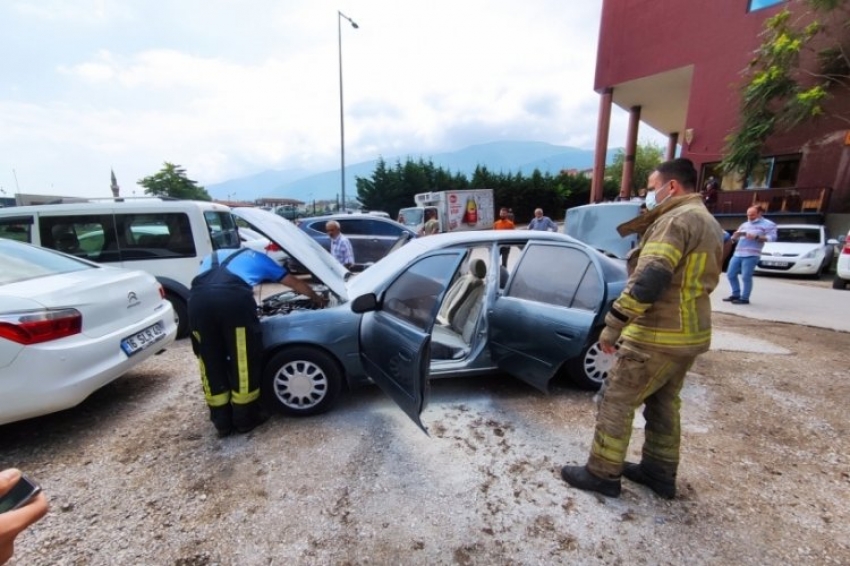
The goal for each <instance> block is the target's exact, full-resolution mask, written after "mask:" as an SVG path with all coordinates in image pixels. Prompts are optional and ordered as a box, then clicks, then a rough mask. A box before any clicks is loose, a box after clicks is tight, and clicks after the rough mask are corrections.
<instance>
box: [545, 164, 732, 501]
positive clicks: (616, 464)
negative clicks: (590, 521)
mask: <svg viewBox="0 0 850 566" xmlns="http://www.w3.org/2000/svg"><path fill="white" fill-rule="evenodd" d="M652 183H653V185H654V190H653V191H652V193H650V194H649V195H647V196H648V198H647V203H646V204H647V209H648V212H647V213H646V214H643V215H641V216H638V217H637V218H635V219H634V220H630V221H629V222H627V223H625V224H623V225H621V226H620V227H618V228H617V230H618V231H619V233H620V235H622V236H626V235H628V234H631V233H638V234H640V235H641V240H640V244H639V246H638V248H636V249H635V252H636V253H634V254H630V256H629V272H630V274H629V280H628V283H627V284H626V287H625V289H624V290H623V292H622V293H621V294H620V296H619V297H618V298H617V300H616V301H614V304H613V306H612V307H611V310H610V311H609V312H608V314H607V315H606V316H605V328H604V330H603V331H602V334H601V335H600V337H599V343H600V347H601V349H602V350H603V351H604V352H606V353H608V354H614V353H615V344H619V351H618V352H617V361H616V362H615V364H614V367H613V368H612V369H611V372H610V373H609V375H608V379H607V383H606V387H605V391H604V394H603V395H602V399H601V401H600V403H599V408H598V413H597V416H596V431H595V434H594V437H593V446H592V448H591V450H590V456H589V458H588V460H587V464H586V465H585V466H564V467H563V468H562V469H561V477H562V478H563V479H564V480H565V481H566V482H567V483H568V484H570V485H571V486H573V487H576V488H578V489H583V490H588V491H596V492H599V493H602V494H604V495H608V496H611V497H618V496H619V495H620V487H621V486H620V477H621V476H625V477H626V478H628V479H629V480H631V481H634V482H637V483H641V484H644V485H647V486H649V487H650V488H651V489H652V490H653V491H655V492H656V493H657V494H658V495H660V496H661V497H664V498H669V499H672V498H673V497H675V495H676V474H677V470H678V466H679V443H680V437H681V428H680V426H681V425H680V421H679V408H680V406H681V399H680V392H681V389H682V385H683V383H684V380H685V374H686V373H687V371H688V369H690V367H691V364H693V362H694V360H695V359H696V357H697V355H699V354H701V353H703V352H706V351H708V348H709V345H710V344H711V301H710V300H709V294H710V293H711V292H712V291H713V290H714V288H715V287H716V286H717V281H718V279H719V277H720V271H721V266H722V260H723V230H722V228H721V227H720V225H719V224H718V223H717V220H715V219H714V217H713V216H712V215H711V213H710V212H709V211H708V210H707V209H706V208H705V206H704V205H703V203H702V197H701V196H700V195H699V194H697V193H695V192H694V186H695V183H696V170H695V169H694V166H693V164H692V163H691V161H689V160H687V159H674V160H672V161H667V162H665V163H662V164H661V165H659V166H658V168H657V169H656V171H655V173H654V175H653V177H652ZM641 405H645V409H644V411H643V415H644V417H645V418H646V428H645V435H644V443H643V450H642V458H641V461H640V462H639V463H630V462H626V461H625V457H626V450H627V448H628V446H629V439H630V436H631V432H632V420H633V418H634V413H635V410H636V409H637V408H638V407H640V406H641Z"/></svg>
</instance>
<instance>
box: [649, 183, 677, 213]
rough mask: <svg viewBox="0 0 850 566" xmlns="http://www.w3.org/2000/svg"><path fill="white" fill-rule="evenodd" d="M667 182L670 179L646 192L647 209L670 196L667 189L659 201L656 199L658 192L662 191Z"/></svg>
mask: <svg viewBox="0 0 850 566" xmlns="http://www.w3.org/2000/svg"><path fill="white" fill-rule="evenodd" d="M669 183H670V181H667V182H666V183H664V184H663V185H661V186H660V187H658V188H657V189H655V190H654V191H650V192H648V193H647V194H646V209H647V210H652V209H653V208H655V207H656V206H658V205H659V204H662V203H663V202H664V201H665V200H667V199H668V198H670V197H671V196H672V195H671V194H670V191H667V195H665V197H664V198H663V199H661V200H660V201H659V200H658V193H660V192H661V191H663V190H664V189H665V188H666V187H667V186H668V184H669Z"/></svg>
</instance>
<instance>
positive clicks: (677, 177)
mask: <svg viewBox="0 0 850 566" xmlns="http://www.w3.org/2000/svg"><path fill="white" fill-rule="evenodd" d="M655 170H656V171H658V176H659V177H661V180H662V181H664V182H665V183H666V182H667V181H670V180H671V179H672V180H674V181H677V182H678V183H679V184H680V185H682V186H683V187H685V190H687V191H693V190H694V189H695V188H696V186H697V170H696V169H695V168H694V163H693V162H692V161H691V160H690V159H685V158H683V157H679V158H677V159H671V160H670V161H665V162H664V163H662V164H661V165H659V166H658V167H656V168H655Z"/></svg>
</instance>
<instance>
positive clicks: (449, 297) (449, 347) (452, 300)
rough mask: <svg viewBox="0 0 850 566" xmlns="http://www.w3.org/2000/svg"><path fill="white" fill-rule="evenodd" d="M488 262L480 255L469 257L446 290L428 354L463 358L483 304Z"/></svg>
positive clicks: (445, 357)
mask: <svg viewBox="0 0 850 566" xmlns="http://www.w3.org/2000/svg"><path fill="white" fill-rule="evenodd" d="M486 275H487V265H486V264H485V263H484V261H483V260H481V259H475V260H472V261H471V262H470V264H469V271H468V272H467V273H466V274H465V275H464V276H462V277H461V278H459V279H458V280H457V281H456V282H455V283H454V285H452V287H451V288H450V289H449V291H448V292H447V293H446V299H445V300H444V301H443V306H442V307H441V308H440V314H439V315H438V316H437V322H438V324H437V325H436V326H434V329H433V332H432V342H431V357H432V358H435V359H451V360H460V359H463V358H464V357H465V356H466V355H467V354H468V353H469V348H470V345H471V343H472V335H473V333H474V332H475V327H476V325H477V324H478V317H479V315H480V313H481V309H482V308H483V304H484V289H485V285H484V277H485V276H486Z"/></svg>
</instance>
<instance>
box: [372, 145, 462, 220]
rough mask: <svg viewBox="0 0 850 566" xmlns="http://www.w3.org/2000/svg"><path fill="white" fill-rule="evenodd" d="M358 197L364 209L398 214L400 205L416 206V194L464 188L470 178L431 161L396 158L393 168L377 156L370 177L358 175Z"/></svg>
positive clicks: (402, 206) (393, 214)
mask: <svg viewBox="0 0 850 566" xmlns="http://www.w3.org/2000/svg"><path fill="white" fill-rule="evenodd" d="M356 185H357V199H358V200H359V201H360V202H361V203H362V204H363V206H364V207H365V208H369V209H375V210H385V211H386V212H388V213H389V214H390V215H391V216H396V215H397V214H398V211H399V209H400V208H405V207H408V206H413V205H414V200H413V198H414V196H415V195H416V194H417V193H426V192H430V191H446V190H457V189H465V188H467V187H468V186H469V181H467V179H466V177H465V176H464V175H462V174H455V175H452V174H451V173H450V172H448V171H445V170H444V169H442V168H439V167H436V166H435V165H434V163H433V162H432V161H430V160H429V161H427V162H426V161H424V160H422V159H419V160H418V161H413V160H411V159H408V160H407V161H406V162H405V163H402V162H401V161H397V162H396V164H395V166H394V167H393V168H392V169H390V168H389V167H387V163H386V161H384V159H383V158H381V159H378V163H377V164H376V166H375V171H374V172H373V173H372V176H371V177H370V178H363V177H357V179H356Z"/></svg>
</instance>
